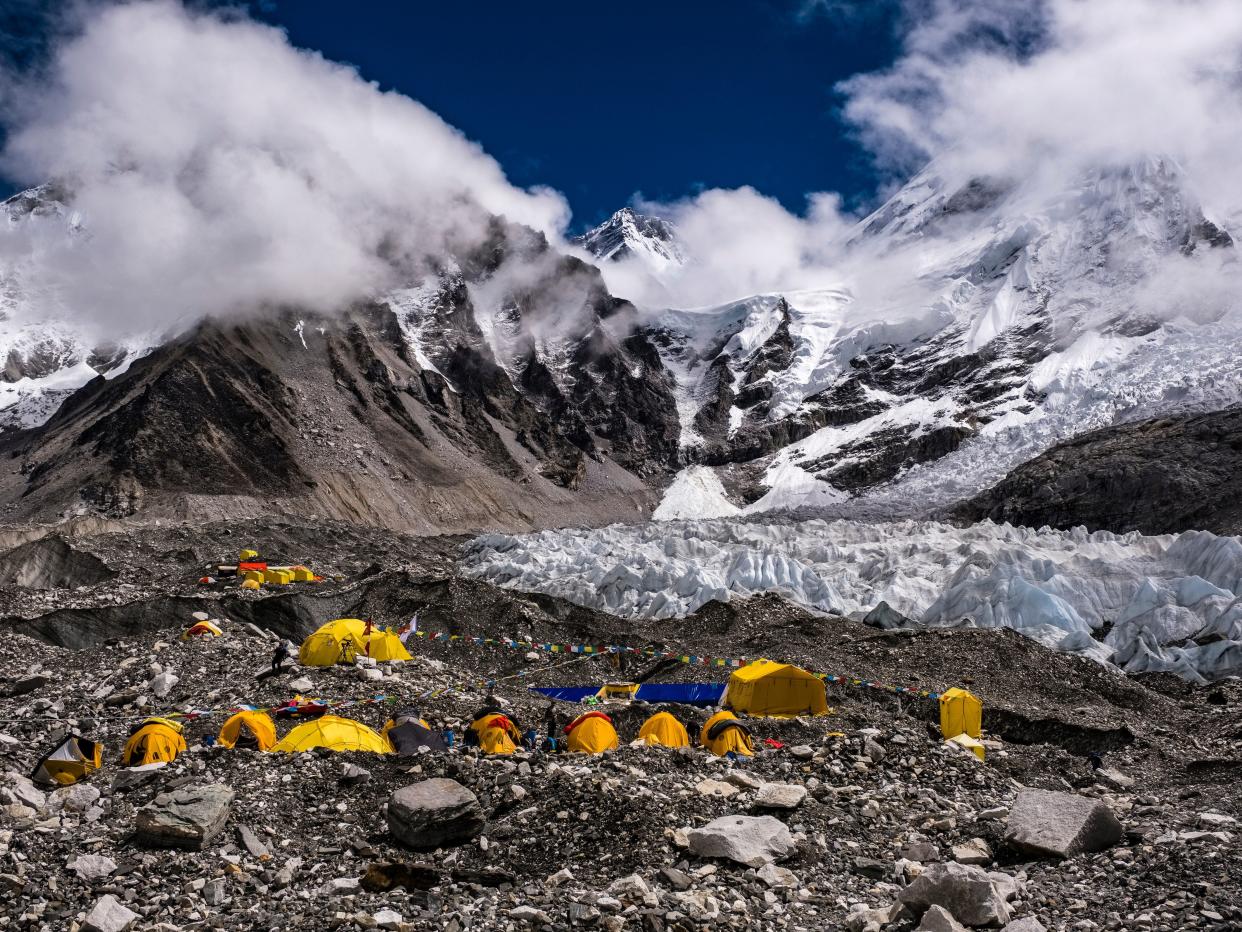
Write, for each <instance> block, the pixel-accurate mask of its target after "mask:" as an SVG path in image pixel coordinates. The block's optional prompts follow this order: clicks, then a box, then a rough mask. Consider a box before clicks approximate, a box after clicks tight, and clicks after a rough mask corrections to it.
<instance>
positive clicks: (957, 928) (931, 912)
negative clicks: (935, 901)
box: [914, 906, 966, 932]
mask: <svg viewBox="0 0 1242 932" xmlns="http://www.w3.org/2000/svg"><path fill="white" fill-rule="evenodd" d="M914 932H966V927H965V926H964V925H962V924H961V923H960V922H958V921H957V918H956V917H955V916H954V915H953V914H952V913H951V912H949V911H948V910H947V909H945V908H944V907H943V906H929V907H928V908H927V912H925V913H923V921H922V922H920V923H919V927H918V928H917V929H915V930H914Z"/></svg>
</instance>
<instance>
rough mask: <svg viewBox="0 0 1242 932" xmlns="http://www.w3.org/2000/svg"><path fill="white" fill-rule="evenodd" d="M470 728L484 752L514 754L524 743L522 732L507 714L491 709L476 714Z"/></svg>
mask: <svg viewBox="0 0 1242 932" xmlns="http://www.w3.org/2000/svg"><path fill="white" fill-rule="evenodd" d="M470 730H471V731H472V732H473V733H474V735H475V740H476V741H477V743H478V746H479V748H480V749H481V750H482V751H483V753H484V754H512V753H513V752H514V751H516V750H517V749H518V747H520V746H521V744H522V733H521V732H520V731H518V727H517V725H515V724H514V723H513V722H512V721H511V720H510V719H509V717H508V716H507V715H504V714H503V713H501V712H497V711H493V710H490V709H485V710H482V711H480V712H478V713H476V714H475V717H474V721H473V722H472V723H471V725H470Z"/></svg>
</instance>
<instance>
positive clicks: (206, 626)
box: [181, 618, 224, 641]
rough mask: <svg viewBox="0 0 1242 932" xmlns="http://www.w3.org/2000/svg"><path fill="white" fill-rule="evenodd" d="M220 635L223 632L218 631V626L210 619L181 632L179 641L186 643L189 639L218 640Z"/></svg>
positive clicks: (196, 623) (198, 622)
mask: <svg viewBox="0 0 1242 932" xmlns="http://www.w3.org/2000/svg"><path fill="white" fill-rule="evenodd" d="M222 634H224V632H223V631H221V630H220V626H219V625H217V624H216V623H215V622H214V621H212V620H211V619H209V618H205V619H203V620H202V621H196V622H194V624H192V625H190V627H188V628H186V629H185V630H184V631H182V632H181V640H183V641H188V640H189V639H190V638H197V637H210V638H218V637H220V635H222Z"/></svg>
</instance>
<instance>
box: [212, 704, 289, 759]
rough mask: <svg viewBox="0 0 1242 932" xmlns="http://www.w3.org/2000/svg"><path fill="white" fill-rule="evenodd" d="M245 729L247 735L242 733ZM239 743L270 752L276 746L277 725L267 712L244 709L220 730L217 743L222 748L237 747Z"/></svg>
mask: <svg viewBox="0 0 1242 932" xmlns="http://www.w3.org/2000/svg"><path fill="white" fill-rule="evenodd" d="M242 729H245V731H246V734H243V733H242ZM238 741H240V742H241V743H242V744H243V745H246V744H252V745H253V746H254V747H257V748H258V749H259V750H260V751H269V750H271V749H272V746H273V745H275V744H276V724H275V723H274V722H273V721H272V717H271V716H270V715H268V714H267V713H266V712H260V711H258V710H257V709H242V711H240V712H238V713H237V714H236V715H232V716H230V717H229V719H228V720H227V721H226V722H225V723H224V725H223V726H221V728H220V736H219V737H218V738H217V739H216V743H217V744H219V745H220V746H221V747H226V748H232V747H236V746H237V743H238Z"/></svg>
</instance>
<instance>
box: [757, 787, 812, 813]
mask: <svg viewBox="0 0 1242 932" xmlns="http://www.w3.org/2000/svg"><path fill="white" fill-rule="evenodd" d="M804 799H806V787H805V786H799V785H798V784H796V783H765V784H763V786H761V787H759V792H757V793H756V794H755V808H756V809H797V808H798V806H800V805H802V801H803V800H804Z"/></svg>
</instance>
